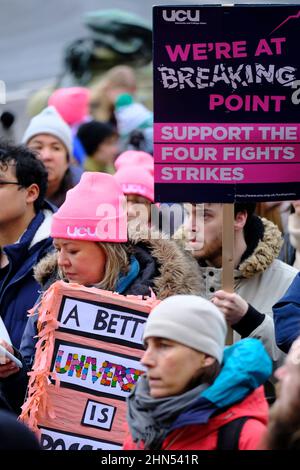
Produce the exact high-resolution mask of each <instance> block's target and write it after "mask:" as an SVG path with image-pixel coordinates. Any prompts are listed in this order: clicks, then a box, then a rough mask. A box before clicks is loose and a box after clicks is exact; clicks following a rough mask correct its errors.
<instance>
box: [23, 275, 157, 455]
mask: <svg viewBox="0 0 300 470" xmlns="http://www.w3.org/2000/svg"><path fill="white" fill-rule="evenodd" d="M156 302H157V301H156V300H154V299H147V300H143V299H141V298H139V297H137V296H127V297H126V296H123V295H119V294H114V293H111V292H108V291H102V290H100V289H96V288H86V287H82V286H79V285H78V284H67V283H64V282H63V281H57V282H55V283H54V284H53V285H52V286H51V287H50V288H49V289H48V291H47V292H46V294H45V295H44V296H43V299H42V302H41V304H40V306H39V322H38V326H39V340H38V343H37V346H36V356H35V361H34V365H33V369H32V372H31V373H30V381H29V387H28V397H27V400H26V402H25V404H24V406H23V411H22V415H21V419H22V420H23V421H24V422H26V423H27V424H28V425H29V427H30V428H31V429H33V430H34V431H35V432H37V434H38V436H39V438H40V441H41V445H42V448H43V449H45V450H96V449H97V450H118V449H121V448H122V443H123V439H124V436H125V433H126V401H125V400H126V397H127V396H128V394H129V393H130V391H131V390H132V388H133V387H134V385H135V383H136V382H137V380H138V379H139V377H140V376H141V374H143V372H144V368H143V366H142V365H141V364H140V358H141V356H142V353H143V346H142V334H143V328H144V324H145V322H146V319H147V316H148V314H149V312H150V310H151V309H152V307H153V306H154V305H155V303H156Z"/></svg>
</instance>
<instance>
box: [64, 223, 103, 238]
mask: <svg viewBox="0 0 300 470" xmlns="http://www.w3.org/2000/svg"><path fill="white" fill-rule="evenodd" d="M67 234H68V235H69V237H75V236H76V237H85V236H86V235H89V236H90V237H97V229H96V228H94V229H92V228H91V227H76V226H75V227H72V226H70V225H68V226H67Z"/></svg>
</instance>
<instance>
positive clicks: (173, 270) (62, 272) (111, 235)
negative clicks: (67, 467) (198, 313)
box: [0, 172, 200, 398]
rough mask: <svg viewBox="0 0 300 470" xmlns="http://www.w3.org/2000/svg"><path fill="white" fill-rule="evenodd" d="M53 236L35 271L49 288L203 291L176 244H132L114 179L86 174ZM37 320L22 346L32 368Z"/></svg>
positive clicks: (1, 373)
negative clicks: (63, 284)
mask: <svg viewBox="0 0 300 470" xmlns="http://www.w3.org/2000/svg"><path fill="white" fill-rule="evenodd" d="M51 235H52V237H53V241H54V246H55V248H56V251H55V253H53V254H51V255H50V256H49V257H47V258H45V259H43V260H42V261H41V263H40V264H39V265H38V266H37V267H36V270H35V273H36V279H37V280H38V281H39V282H40V283H41V284H42V285H43V287H44V290H45V289H47V287H49V286H50V285H51V284H52V283H53V282H54V281H56V280H58V279H62V280H65V281H68V282H72V283H77V284H81V285H84V286H86V287H91V286H94V287H98V288H100V289H104V290H109V291H114V292H118V293H120V294H123V295H141V296H146V297H147V296H153V295H154V294H155V295H156V296H157V297H158V298H159V299H163V298H165V297H168V296H170V295H173V294H176V293H178V294H179V293H181V294H195V293H196V292H197V290H198V286H199V283H200V276H199V272H198V267H197V263H196V262H195V260H194V259H193V258H192V257H191V256H190V255H189V253H188V252H185V251H183V250H182V249H181V248H180V247H179V246H178V245H177V244H176V243H175V242H174V241H169V240H143V241H140V240H135V241H132V240H128V235H127V211H126V199H125V196H124V194H123V192H122V190H121V188H120V186H119V185H118V183H117V182H116V180H115V179H114V177H113V176H112V175H109V174H104V173H97V172H93V173H92V172H86V173H84V174H83V175H82V178H81V180H80V183H79V184H78V185H77V186H75V187H74V188H73V189H71V190H70V191H68V193H67V198H66V201H65V203H64V204H63V205H62V206H61V207H60V209H59V210H58V211H57V212H56V214H55V216H54V218H53V222H52V227H51ZM36 322H37V315H34V316H33V317H30V318H29V321H28V327H27V328H26V331H25V333H24V336H23V339H22V344H21V353H22V358H23V362H25V364H26V365H27V367H28V368H30V367H31V364H32V361H33V358H34V352H35V350H34V347H35V342H36V339H34V337H35V336H36V334H37V329H36ZM7 347H8V348H9V346H8V345H7ZM10 352H12V353H13V352H14V351H13V349H12V348H11V347H10ZM23 370H25V367H24V368H23ZM16 372H18V368H17V367H16V366H15V364H13V363H11V362H9V363H7V364H6V365H2V366H0V378H2V379H3V378H7V377H10V376H12V375H13V374H16ZM22 374H24V372H22V371H21V372H20V371H19V374H17V375H18V376H20V375H22ZM6 383H8V382H6ZM9 386H10V387H9V388H10V391H9V390H8V389H7V394H8V395H9V394H10V393H13V391H11V386H12V383H10V384H9ZM20 398H21V397H20Z"/></svg>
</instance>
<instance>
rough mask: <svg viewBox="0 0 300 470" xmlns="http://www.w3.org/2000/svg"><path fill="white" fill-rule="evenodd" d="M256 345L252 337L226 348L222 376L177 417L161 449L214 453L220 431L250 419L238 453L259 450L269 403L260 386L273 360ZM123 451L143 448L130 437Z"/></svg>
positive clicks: (241, 434) (269, 370) (246, 424)
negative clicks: (236, 421)
mask: <svg viewBox="0 0 300 470" xmlns="http://www.w3.org/2000/svg"><path fill="white" fill-rule="evenodd" d="M257 343H258V341H257V340H253V339H250V338H249V339H246V340H242V341H240V342H238V343H236V344H235V345H233V346H231V347H228V348H226V349H225V355H224V362H223V367H222V369H221V372H220V374H219V375H218V377H217V378H216V379H215V381H214V383H213V384H212V385H211V386H210V387H209V388H208V389H206V390H205V392H204V393H202V394H201V397H200V398H198V399H197V400H196V401H195V403H194V404H193V405H192V406H191V407H190V408H189V409H187V410H184V412H183V413H182V414H181V415H179V416H178V417H177V418H176V421H175V422H174V423H173V424H172V425H171V427H170V432H169V433H168V434H167V436H166V438H165V440H164V442H163V444H162V446H161V449H160V450H215V449H216V447H217V440H218V432H219V430H220V428H221V427H222V426H224V425H226V424H227V423H229V422H231V421H233V420H235V419H237V418H241V417H248V418H249V419H247V421H246V422H245V424H244V425H243V428H242V430H241V433H240V436H239V440H238V442H239V450H254V449H256V448H257V447H258V445H259V443H260V441H261V439H262V436H263V434H264V433H265V431H266V424H267V420H268V404H267V401H266V399H265V396H264V390H263V387H262V386H261V384H262V383H263V382H264V381H265V380H266V378H267V377H268V375H269V374H270V373H271V361H270V358H269V357H268V355H267V354H266V352H265V350H264V348H263V346H262V345H260V344H257ZM228 404H229V406H228ZM123 449H124V450H138V449H141V446H139V447H138V446H137V444H136V443H134V442H133V440H132V437H131V435H130V434H128V436H127V438H126V439H125V441H124V444H123Z"/></svg>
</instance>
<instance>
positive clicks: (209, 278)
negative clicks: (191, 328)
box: [183, 203, 297, 367]
mask: <svg viewBox="0 0 300 470" xmlns="http://www.w3.org/2000/svg"><path fill="white" fill-rule="evenodd" d="M254 210H255V204H251V203H248V204H242V203H237V204H235V206H234V211H235V219H234V267H235V270H234V284H235V286H234V287H235V292H234V293H228V292H225V291H224V290H222V287H221V286H222V224H223V222H222V204H217V203H212V204H211V203H208V204H204V206H203V205H199V206H198V208H197V207H196V206H194V207H193V210H192V212H191V213H189V216H188V220H187V222H186V225H185V226H184V228H183V230H184V232H185V236H186V239H187V244H186V247H187V248H188V249H190V250H191V252H192V254H193V255H194V257H195V258H196V259H197V261H198V266H199V271H200V273H201V277H202V284H201V286H199V291H198V293H199V294H200V295H202V296H203V297H205V298H207V299H209V300H211V301H212V302H213V303H214V304H215V305H216V306H217V307H219V308H220V310H221V311H222V312H223V313H224V315H225V318H226V321H227V322H228V323H229V325H231V326H232V328H233V330H234V341H237V340H238V339H240V338H241V337H242V338H245V337H253V338H258V339H260V340H261V341H262V342H263V344H264V346H265V347H266V349H267V351H268V352H269V354H270V356H271V358H272V359H273V361H274V363H275V367H276V366H279V365H281V363H282V361H283V358H284V355H283V354H282V352H281V351H280V350H279V349H278V347H277V345H276V340H275V333H274V321H273V313H272V306H273V305H274V303H275V302H276V301H277V300H278V299H280V297H281V296H282V295H283V294H284V293H285V291H286V290H287V288H288V287H289V286H290V284H291V283H292V281H293V279H294V278H295V276H296V274H297V270H296V269H295V268H293V267H292V266H289V265H287V264H285V263H283V262H282V261H280V260H278V259H276V258H277V256H278V253H279V251H280V247H281V244H282V238H281V233H280V231H279V229H278V228H277V227H276V226H275V225H274V224H273V223H272V222H270V221H268V220H266V219H261V218H260V217H258V216H256V215H255V214H254ZM197 211H198V212H200V213H197Z"/></svg>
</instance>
